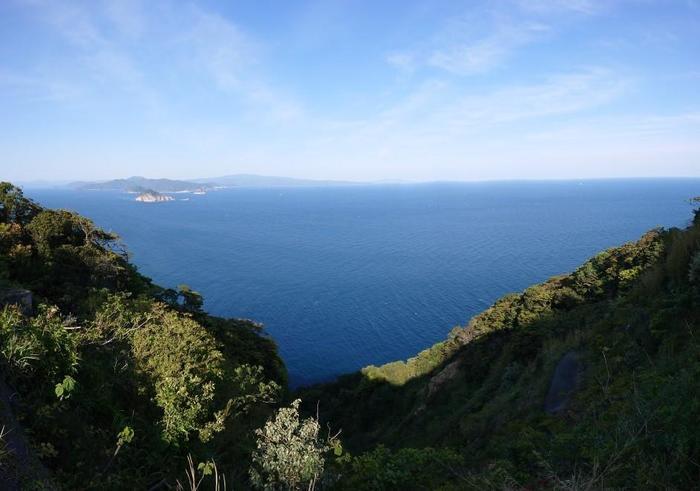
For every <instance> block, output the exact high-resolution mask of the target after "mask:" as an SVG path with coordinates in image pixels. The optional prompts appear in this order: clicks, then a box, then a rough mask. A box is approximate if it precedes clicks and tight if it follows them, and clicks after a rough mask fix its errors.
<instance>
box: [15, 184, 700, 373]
mask: <svg viewBox="0 0 700 491" xmlns="http://www.w3.org/2000/svg"><path fill="white" fill-rule="evenodd" d="M25 192H26V194H27V195H28V196H30V197H31V198H34V199H35V200H37V201H38V202H40V203H41V204H43V205H45V206H48V207H53V208H66V209H70V210H75V211H78V212H80V213H82V214H84V215H87V216H88V217H90V218H92V219H93V220H94V221H95V222H96V223H97V224H99V225H100V226H102V227H103V228H106V229H108V230H112V231H115V232H117V233H118V234H119V235H120V236H121V237H122V239H123V241H124V242H125V243H126V245H127V247H128V249H129V251H130V252H131V254H132V260H133V262H134V263H135V264H136V265H138V267H139V270H140V271H141V272H142V273H144V274H146V275H148V276H150V277H152V278H153V279H154V280H155V282H157V283H158V284H160V285H163V286H169V287H175V286H177V285H179V284H182V283H185V284H188V285H190V286H191V287H192V288H194V289H195V290H197V291H199V292H201V293H202V294H203V295H204V297H205V308H206V309H207V310H208V311H209V312H211V313H213V314H216V315H221V316H230V317H245V318H250V319H254V320H256V321H259V322H262V323H263V324H264V325H265V329H266V331H267V332H268V333H269V334H270V335H272V336H273V337H274V339H275V340H276V341H277V343H278V344H279V347H280V351H281V354H282V357H283V358H284V360H285V362H286V363H287V367H288V368H289V373H290V379H291V382H292V384H293V385H302V384H308V383H312V382H318V381H324V380H328V379H331V378H333V377H335V376H337V375H339V374H342V373H345V372H349V371H353V370H357V369H358V368H361V367H363V366H366V365H369V364H381V363H385V362H388V361H393V360H397V359H405V358H407V357H410V356H413V355H414V354H416V353H417V352H419V351H420V350H422V349H424V348H426V347H428V346H430V345H432V344H433V343H435V342H436V341H439V340H441V339H443V338H444V337H445V336H446V334H447V333H448V332H449V331H450V329H451V328H452V327H454V326H456V325H463V324H465V323H466V322H467V321H468V320H469V318H470V317H471V316H473V315H474V314H476V313H478V312H480V311H481V310H483V309H484V308H486V307H488V306H489V305H490V304H491V303H492V302H493V301H494V300H496V299H497V298H498V297H500V296H501V295H503V294H505V293H508V292H512V291H518V290H522V289H523V288H525V287H527V286H529V285H530V284H532V283H536V282H540V281H542V280H545V279H546V278H548V277H550V276H552V275H556V274H560V273H566V272H568V271H571V270H573V269H574V268H576V267H577V266H578V265H579V264H580V263H581V262H583V261H584V260H586V259H587V258H589V257H590V256H592V255H593V254H595V253H597V252H598V251H600V250H602V249H605V248H607V247H611V246H614V245H618V244H621V243H623V242H626V241H629V240H635V239H636V238H638V237H639V236H640V235H641V234H642V233H643V232H645V231H647V230H649V229H651V228H653V227H657V226H663V227H672V226H685V225H686V224H687V223H688V222H689V220H690V217H691V207H690V205H689V203H688V198H690V197H691V196H697V195H700V179H693V180H691V179H685V180H679V179H664V180H610V181H608V180H600V181H583V182H574V181H557V182H491V183H450V184H417V185H386V186H384V185H382V186H380V185H374V186H357V187H355V186H350V187H347V186H346V187H318V188H269V189H262V188H239V189H228V190H222V191H217V192H211V193H209V194H207V195H180V194H176V195H174V196H175V197H176V198H177V199H178V201H174V202H167V203H156V204H147V203H138V202H135V201H134V200H133V199H134V196H133V195H129V194H119V193H111V192H96V191H83V192H76V191H68V190H57V189H53V190H49V189H27V190H25ZM184 198H189V200H186V201H185V200H184Z"/></svg>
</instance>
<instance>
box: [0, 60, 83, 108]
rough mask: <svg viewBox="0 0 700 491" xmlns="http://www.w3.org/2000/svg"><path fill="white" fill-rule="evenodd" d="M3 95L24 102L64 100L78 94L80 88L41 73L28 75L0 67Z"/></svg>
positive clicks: (68, 99) (73, 97)
mask: <svg viewBox="0 0 700 491" xmlns="http://www.w3.org/2000/svg"><path fill="white" fill-rule="evenodd" d="M0 91H1V92H2V94H3V96H5V97H7V98H9V99H12V100H16V101H24V102H30V103H31V102H65V101H70V100H73V99H75V98H77V97H79V96H80V94H81V89H80V88H79V87H77V86H75V85H73V84H71V83H68V82H65V81H62V80H58V79H56V78H51V77H48V76H41V75H36V74H34V75H28V74H24V73H17V72H13V71H10V70H6V69H2V68H0Z"/></svg>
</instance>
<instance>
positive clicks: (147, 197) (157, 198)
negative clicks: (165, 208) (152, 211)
mask: <svg viewBox="0 0 700 491" xmlns="http://www.w3.org/2000/svg"><path fill="white" fill-rule="evenodd" d="M136 201H141V202H142V203H161V202H163V201H175V198H173V197H172V196H168V195H167V194H162V193H159V192H158V191H154V190H153V189H147V190H146V191H144V192H143V193H141V194H139V195H138V196H137V197H136Z"/></svg>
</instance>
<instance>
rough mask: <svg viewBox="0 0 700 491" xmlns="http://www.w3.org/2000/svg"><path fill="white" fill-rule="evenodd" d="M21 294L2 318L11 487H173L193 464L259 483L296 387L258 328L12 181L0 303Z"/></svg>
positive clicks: (1, 384)
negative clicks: (287, 395)
mask: <svg viewBox="0 0 700 491" xmlns="http://www.w3.org/2000/svg"><path fill="white" fill-rule="evenodd" d="M25 289H26V290H25ZM27 290H28V291H27ZM17 292H20V293H21V292H25V293H26V294H30V295H31V296H32V297H33V298H32V299H31V300H30V302H29V305H28V306H27V305H24V308H22V309H20V308H19V307H17V306H14V305H8V306H5V307H4V308H0V370H1V372H0V373H1V374H2V380H1V381H0V401H1V402H2V404H1V406H2V407H0V415H2V421H1V422H0V423H1V424H2V426H3V427H4V428H5V431H4V432H3V433H5V434H4V438H2V439H0V440H2V442H1V443H0V488H4V487H9V488H12V487H16V486H18V487H19V489H33V488H37V489H43V488H44V487H49V488H51V487H59V488H61V489H150V488H152V487H153V486H156V487H155V488H153V489H172V488H173V487H174V486H175V485H176V482H177V481H181V482H187V481H186V477H185V474H184V471H185V469H186V465H187V456H191V457H192V459H193V461H194V462H195V463H204V464H205V465H206V464H207V463H209V464H212V463H213V462H216V464H217V466H219V467H221V468H225V469H227V472H228V476H229V482H231V483H232V484H237V483H238V482H244V483H245V482H247V468H248V462H249V456H250V453H251V451H252V448H253V447H254V444H255V441H254V438H253V433H252V431H253V429H254V428H257V427H259V426H261V425H262V424H263V423H264V422H265V420H266V418H267V416H268V415H269V413H270V411H271V409H270V404H272V403H274V402H277V401H279V400H280V398H281V397H282V396H283V395H284V390H285V387H286V371H285V368H284V366H283V364H282V362H281V360H280V358H279V357H278V355H277V349H276V346H275V344H274V343H273V342H272V341H271V340H270V339H269V338H266V337H264V336H261V333H260V327H259V326H258V325H256V324H254V323H252V322H250V321H243V320H235V319H221V318H216V317H212V316H209V315H206V314H205V313H203V312H202V311H201V305H202V299H201V297H200V296H199V295H198V294H197V293H196V292H193V291H192V290H190V289H189V288H187V287H185V286H182V287H180V288H179V290H177V291H175V290H169V289H163V288H160V287H158V286H157V285H154V284H153V283H152V282H151V281H150V280H149V279H148V278H146V277H144V276H142V275H140V274H139V273H138V272H137V271H136V268H135V267H134V266H133V265H131V264H130V263H129V262H128V261H127V259H126V254H125V252H124V249H123V247H122V246H121V244H120V243H119V241H118V238H117V237H116V236H114V235H112V234H109V233H107V232H104V231H102V230H100V229H98V228H97V227H95V226H94V225H93V224H92V222H90V220H88V219H86V218H84V217H81V216H79V215H77V214H74V213H71V212H67V211H61V210H47V209H43V208H41V207H40V206H38V205H37V204H35V203H33V202H32V201H30V200H28V199H26V198H24V197H23V195H22V193H21V191H20V190H19V189H17V188H15V187H13V186H12V185H10V184H8V183H2V184H0V293H1V295H0V297H7V296H8V295H9V296H12V295H13V294H14V295H15V296H17V295H18V293H17ZM29 292H31V293H29ZM25 298H26V297H25ZM5 303H8V302H5ZM9 303H11V302H9ZM25 447H27V448H25ZM213 459H215V460H213ZM37 467H38V469H37Z"/></svg>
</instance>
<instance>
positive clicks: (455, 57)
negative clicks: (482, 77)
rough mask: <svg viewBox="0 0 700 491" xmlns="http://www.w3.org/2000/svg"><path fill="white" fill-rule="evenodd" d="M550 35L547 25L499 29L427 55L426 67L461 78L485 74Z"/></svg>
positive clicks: (508, 26)
mask: <svg viewBox="0 0 700 491" xmlns="http://www.w3.org/2000/svg"><path fill="white" fill-rule="evenodd" d="M547 31H548V28H547V27H546V26H545V25H544V24H537V23H527V24H509V25H499V26H497V27H496V28H495V30H494V32H492V33H490V34H488V35H487V36H485V37H483V38H480V39H477V40H474V41H470V40H456V41H454V42H453V44H451V45H449V46H446V47H442V48H438V49H436V50H435V51H433V52H432V53H430V54H429V55H428V58H427V60H426V61H427V64H428V65H431V66H434V67H438V68H442V69H444V70H447V71H448V72H452V73H455V74H458V75H472V74H477V73H483V72H486V71H488V70H491V69H493V68H495V67H497V66H499V65H500V64H502V63H503V62H504V61H505V60H506V59H508V57H509V56H510V55H511V54H512V53H513V51H515V50H516V49H517V48H519V47H520V46H524V45H526V44H529V43H531V42H533V41H534V40H536V39H537V38H538V36H540V35H541V34H542V33H545V32H547Z"/></svg>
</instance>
